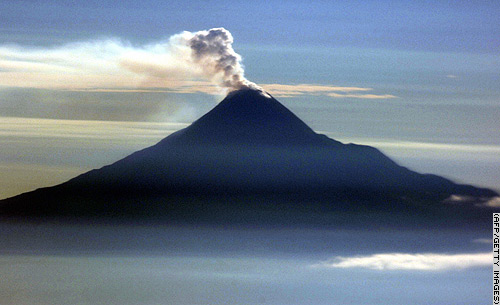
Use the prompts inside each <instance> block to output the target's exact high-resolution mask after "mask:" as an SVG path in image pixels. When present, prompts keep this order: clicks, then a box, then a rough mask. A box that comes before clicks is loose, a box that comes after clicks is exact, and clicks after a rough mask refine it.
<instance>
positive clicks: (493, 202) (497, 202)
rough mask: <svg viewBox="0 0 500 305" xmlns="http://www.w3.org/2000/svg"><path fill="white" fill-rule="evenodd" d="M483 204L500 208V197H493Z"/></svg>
mask: <svg viewBox="0 0 500 305" xmlns="http://www.w3.org/2000/svg"><path fill="white" fill-rule="evenodd" d="M483 206H485V207H489V208H500V197H498V196H497V197H493V198H491V199H490V200H488V201H486V202H485V203H484V204H483Z"/></svg>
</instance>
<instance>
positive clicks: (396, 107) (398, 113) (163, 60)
mask: <svg viewBox="0 0 500 305" xmlns="http://www.w3.org/2000/svg"><path fill="white" fill-rule="evenodd" d="M499 15H500V6H498V4H497V3H496V1H455V2H453V3H452V2H450V1H315V2H313V3H306V2H303V1H286V2H284V1H274V0H267V1H253V2H248V1H181V2H177V1H175V2H174V1H148V0H146V1H141V2H137V1H128V0H125V1H120V2H115V1H102V0H99V1H85V2H77V1H22V0H21V1H2V0H0V198H6V197H9V196H13V195H16V194H19V193H21V192H25V191H29V190H33V189H36V188H39V187H44V186H49V185H54V184H57V183H61V182H64V181H65V180H67V179H69V178H71V177H74V176H75V175H77V174H80V173H83V172H85V171H87V170H90V169H92V168H99V167H101V166H104V165H106V164H110V163H112V162H114V161H116V160H118V159H120V158H122V157H125V156H126V155H128V154H130V153H132V152H134V151H136V150H138V149H141V148H144V147H147V146H150V145H153V144H155V143H156V142H158V141H159V140H161V139H162V138H164V137H165V136H167V135H168V134H170V133H172V132H174V131H176V130H178V129H180V128H183V127H186V126H188V124H189V123H191V122H193V121H194V120H196V119H197V118H198V117H200V116H201V115H203V114H204V113H205V112H207V111H208V110H210V109H211V108H212V107H214V106H215V105H216V104H217V103H218V102H219V101H220V100H222V98H223V97H224V92H223V91H222V90H220V88H219V87H218V86H217V85H216V84H215V83H214V80H213V79H211V78H209V77H208V78H207V77H206V75H202V74H200V73H198V72H197V70H196V69H193V68H192V67H187V68H186V66H185V63H183V62H182V61H180V60H179V57H176V54H177V53H175V52H176V51H178V49H176V45H175V44H173V43H172V41H173V38H172V37H176V36H174V35H177V34H180V33H182V32H183V31H189V32H197V31H201V30H208V29H211V28H218V27H223V28H225V29H227V30H228V31H229V32H230V33H231V34H232V37H233V39H234V42H233V44H232V47H233V48H234V50H235V51H236V52H237V53H238V54H240V55H241V57H242V63H243V65H244V68H245V70H244V71H245V76H246V77H247V78H248V79H249V80H250V81H252V82H254V83H256V84H258V85H260V86H262V87H263V88H264V89H265V90H267V91H268V92H269V93H270V94H272V95H273V96H274V97H276V98H277V99H278V100H279V101H280V102H282V103H283V104H284V105H285V106H287V107H288V108H290V109H291V110H292V111H293V112H294V113H296V114H297V115H298V116H299V117H300V118H301V119H303V120H304V121H305V122H306V123H307V124H309V125H310V126H311V127H312V128H313V129H314V130H316V131H317V132H320V133H324V134H326V135H328V136H329V137H332V138H334V139H337V140H340V141H343V142H355V143H359V144H367V145H372V146H375V147H377V148H379V149H381V150H382V151H383V152H384V153H386V154H387V155H389V156H390V157H392V158H393V159H395V160H396V161H397V162H398V163H399V164H402V165H404V166H407V167H409V168H411V169H414V170H416V171H419V172H427V173H434V174H439V175H443V176H445V177H448V178H451V179H452V180H455V181H458V182H463V183H470V184H475V185H478V186H485V187H490V188H493V189H496V190H500V120H499V119H498V118H499V117H500V72H499V71H500V48H499V46H500V35H499V34H500V19H499V18H498V16H499Z"/></svg>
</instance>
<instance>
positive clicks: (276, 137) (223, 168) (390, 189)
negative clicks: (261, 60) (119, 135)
mask: <svg viewBox="0 0 500 305" xmlns="http://www.w3.org/2000/svg"><path fill="white" fill-rule="evenodd" d="M452 195H454V196H455V197H456V196H460V198H467V199H468V200H465V201H467V202H469V203H470V204H469V206H467V207H463V209H465V210H460V211H466V212H464V213H465V214H469V210H470V209H475V208H473V203H476V204H477V203H482V202H485V201H487V200H488V199H489V198H492V197H494V196H498V194H496V193H495V192H494V191H491V190H488V189H484V188H476V187H473V186H469V185H459V184H455V183H453V182H451V181H449V180H447V179H445V178H442V177H439V176H435V175H423V174H419V173H416V172H413V171H411V170H408V169H407V168H404V167H401V166H399V165H398V164H396V163H395V162H393V161H392V160H391V159H389V158H388V157H386V156H385V155H384V154H382V153H381V152H380V151H378V150H377V149H375V148H373V147H369V146H363V145H355V144H342V143H340V142H338V141H335V140H333V139H330V138H328V137H326V136H325V135H321V134H317V133H315V132H314V131H313V130H312V129H311V128H309V127H308V126H307V125H306V124H305V123H304V122H303V121H301V120H300V119H299V118H298V117H297V116H295V115H294V114H293V113H292V112H290V111H289V110H288V109H287V108H286V107H284V106H283V105H282V104H280V103H279V102H278V101H277V100H276V99H274V98H272V97H267V96H265V95H264V94H263V93H262V92H260V91H256V90H251V89H242V90H238V91H235V92H232V93H230V94H229V95H228V96H227V97H226V98H225V99H224V100H223V101H222V102H221V103H220V104H218V105H217V106H216V107H215V108H214V109H212V110H211V111H210V112H208V113H207V114H205V115H204V116H203V117H201V118H200V119H199V120H197V121H196V122H194V123H193V124H191V125H190V126H189V127H187V128H185V129H182V130H179V131H177V132H175V133H173V134H172V135H170V136H168V137H166V138H165V139H163V140H162V141H160V142H159V143H157V144H156V145H154V146H152V147H149V148H146V149H144V150H141V151H138V152H136V153H133V154H131V155H130V156H128V157H126V158H124V159H122V160H120V161H118V162H116V163H114V164H111V165H108V166H105V167H103V168H101V169H96V170H92V171H89V172H87V173H85V174H82V175H80V176H78V177H76V178H73V179H71V180H69V181H68V182H65V183H63V184H60V185H57V186H54V187H49V188H43V189H38V190H35V191H33V192H29V193H25V194H21V195H18V196H16V197H12V198H9V199H5V200H3V201H0V208H1V213H2V215H4V216H70V217H73V216H85V217H93V216H100V217H110V216H114V217H125V216H127V217H132V218H133V217H137V216H148V217H159V218H164V219H166V220H168V221H174V222H175V221H179V222H184V221H186V222H195V223H196V222H224V221H227V222H233V221H234V222H247V221H248V222H252V220H251V219H253V221H255V222H259V221H260V220H262V219H264V218H266V217H268V216H269V215H272V216H269V218H268V221H270V222H273V221H275V220H276V219H277V220H285V222H286V221H287V217H289V216H290V215H298V214H301V215H305V214H307V215H309V216H307V217H308V219H309V220H311V219H313V220H311V221H313V222H314V221H315V220H314V219H316V218H318V219H319V218H321V219H323V220H322V221H323V222H329V220H328V217H326V216H325V215H333V214H335V213H337V214H335V215H348V214H349V213H358V212H363V211H365V212H366V211H370V212H375V213H379V212H381V213H389V214H391V213H392V214H394V213H396V214H398V215H410V214H412V213H413V214H414V213H420V214H419V215H424V214H426V215H427V214H429V215H430V214H432V215H441V214H440V212H439V213H437V214H436V213H434V212H435V211H436V209H438V210H439V211H441V209H442V208H443V207H444V206H446V204H445V203H443V201H445V200H446V199H447V198H449V197H451V196H452ZM465 201H464V200H462V201H461V202H462V203H463V202H465ZM431 210H432V211H433V212H432V213H431V212H429V211H431ZM475 210H477V209H475ZM297 213H298V214H297ZM346 213H347V214H346ZM358 214H359V213H358ZM459 214H460V213H459ZM311 215H315V216H311ZM311 217H312V218H311ZM325 217H326V218H325ZM342 217H343V216H342ZM436 217H440V216H436ZM290 221H297V217H295V216H293V217H292V216H290ZM344 222H349V220H345V219H344Z"/></svg>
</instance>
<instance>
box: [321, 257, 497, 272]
mask: <svg viewBox="0 0 500 305" xmlns="http://www.w3.org/2000/svg"><path fill="white" fill-rule="evenodd" d="M492 264H493V254H492V253H491V252H488V253H464V254H438V253H415V254H412V253H381V254H373V255H367V256H353V257H344V256H337V257H335V258H333V259H332V260H329V261H326V262H322V263H319V264H316V265H313V266H314V267H316V268H342V269H348V268H362V269H371V270H417V271H441V270H457V269H467V268H475V267H487V266H491V265H492Z"/></svg>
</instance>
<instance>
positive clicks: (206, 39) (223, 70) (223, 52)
mask: <svg viewBox="0 0 500 305" xmlns="http://www.w3.org/2000/svg"><path fill="white" fill-rule="evenodd" d="M232 44H233V36H232V35H231V33H230V32H229V31H228V30H226V29H224V28H214V29H211V30H208V31H199V32H195V33H191V32H187V31H185V32H182V33H180V34H177V35H174V36H172V37H170V38H169V40H168V41H167V42H164V43H161V44H156V45H150V46H147V47H145V48H144V49H143V50H141V51H134V52H129V53H128V54H126V55H125V56H123V57H122V58H121V60H120V64H121V66H122V67H124V68H126V69H127V70H129V71H132V72H135V73H139V74H146V75H149V76H152V77H156V78H164V79H169V78H170V79H171V78H172V77H174V76H178V77H188V78H189V77H194V78H203V79H206V80H209V81H210V82H211V83H213V84H215V85H217V86H218V87H219V88H220V89H222V90H223V91H226V92H227V91H233V90H239V89H244V88H250V89H255V90H260V91H262V92H263V90H262V89H261V88H260V87H259V86H257V85H256V84H254V83H252V82H250V81H249V80H247V79H246V78H245V76H244V69H243V65H242V63H241V61H242V59H241V56H240V55H239V54H238V53H236V52H235V51H234V49H233V46H232ZM263 94H265V93H264V92H263Z"/></svg>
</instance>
